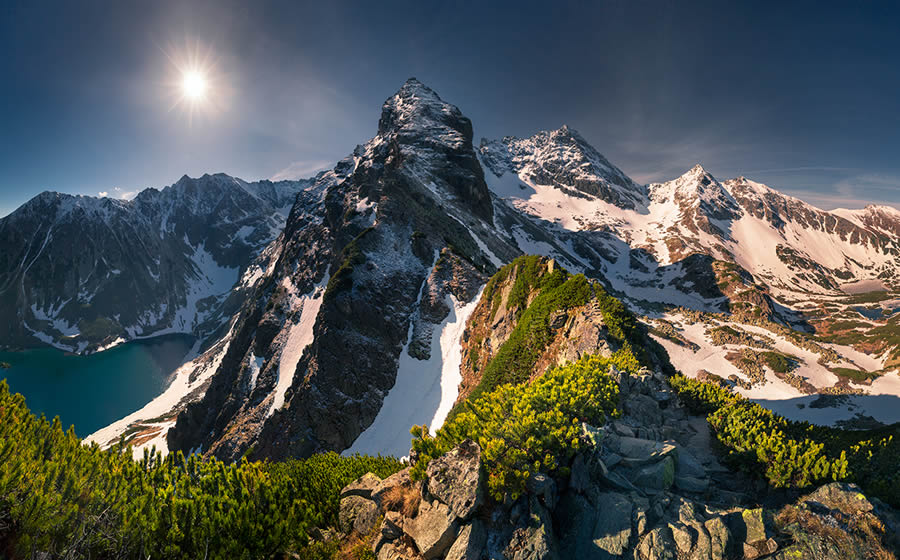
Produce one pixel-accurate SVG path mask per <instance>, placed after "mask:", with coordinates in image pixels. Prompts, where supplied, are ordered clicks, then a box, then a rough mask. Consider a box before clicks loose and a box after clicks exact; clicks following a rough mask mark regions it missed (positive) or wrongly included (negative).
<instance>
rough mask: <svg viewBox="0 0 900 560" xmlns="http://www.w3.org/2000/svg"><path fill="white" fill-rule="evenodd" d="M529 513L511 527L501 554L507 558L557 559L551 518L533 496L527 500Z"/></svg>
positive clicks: (516, 559)
mask: <svg viewBox="0 0 900 560" xmlns="http://www.w3.org/2000/svg"><path fill="white" fill-rule="evenodd" d="M529 508H530V515H527V516H522V520H521V521H520V522H519V523H518V524H517V526H516V527H515V529H513V532H512V536H511V537H510V540H509V544H508V545H507V546H506V548H505V550H504V554H503V556H504V557H505V558H508V559H509V560H557V559H558V558H559V555H558V554H557V551H556V540H555V539H554V536H553V519H552V518H551V517H550V512H549V511H548V510H547V508H545V507H544V506H543V505H541V504H540V502H538V500H537V498H535V497H534V496H532V497H531V499H530V500H529Z"/></svg>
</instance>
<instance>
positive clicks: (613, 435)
mask: <svg viewBox="0 0 900 560" xmlns="http://www.w3.org/2000/svg"><path fill="white" fill-rule="evenodd" d="M642 372H643V375H640V376H628V375H624V374H619V373H618V372H616V371H615V370H612V371H611V372H610V373H611V374H612V375H614V376H615V377H616V378H617V381H618V383H619V386H620V392H621V398H622V401H621V402H622V412H623V415H622V417H621V418H619V419H616V420H610V421H609V422H607V423H606V425H604V426H602V427H592V426H588V425H583V426H582V427H583V436H582V437H584V438H586V440H588V441H589V442H590V443H591V445H590V446H589V447H588V451H586V452H582V453H580V454H578V455H576V456H575V459H574V461H573V462H572V464H571V470H570V475H569V476H568V477H567V478H561V479H553V478H549V477H547V476H545V475H542V474H538V475H532V477H531V479H530V481H529V484H528V489H527V491H526V492H525V493H524V494H523V495H522V496H520V497H519V498H518V499H515V500H513V499H511V498H510V497H509V496H507V498H506V499H505V500H504V501H503V502H502V503H498V502H496V501H494V500H492V499H491V498H490V497H489V496H488V494H487V492H486V490H485V473H484V468H483V465H482V462H481V449H480V447H479V445H478V444H477V443H476V442H473V441H471V440H467V441H465V442H463V443H461V444H460V445H458V446H457V447H456V448H454V449H453V450H452V451H450V452H448V453H446V454H445V455H443V456H442V457H440V458H438V459H435V460H434V461H432V462H431V463H430V464H429V466H428V469H427V476H426V479H425V480H423V481H413V480H411V479H410V475H409V469H405V470H403V471H400V472H398V473H397V474H395V475H393V476H390V477H388V478H386V479H384V480H381V479H379V478H378V477H377V476H375V475H373V474H367V475H365V476H363V477H362V478H360V479H358V480H356V481H355V482H353V483H352V484H350V485H348V486H347V487H345V488H344V489H343V490H342V492H341V510H340V521H341V530H342V531H343V534H341V535H326V537H327V538H339V539H342V540H343V542H344V543H345V546H350V545H353V546H355V547H360V546H364V547H369V548H371V550H372V551H373V552H374V554H375V555H376V557H377V558H378V559H379V560H401V559H410V560H412V559H419V558H424V559H426V560H435V559H445V560H451V559H452V560H463V559H465V560H477V559H482V558H491V559H493V558H510V559H514V560H537V559H555V558H577V559H594V558H596V559H609V558H635V559H638V560H657V559H666V558H671V559H697V560H699V559H730V558H735V559H738V558H745V559H756V558H763V557H767V558H778V559H785V560H787V559H801V558H809V559H821V558H841V559H844V560H847V559H854V558H859V559H863V558H885V559H887V558H895V556H894V553H893V552H892V551H893V550H896V547H897V544H898V543H897V540H898V532H900V517H898V515H897V512H895V511H894V510H892V509H891V508H890V507H888V506H887V505H885V504H883V503H881V502H880V501H879V500H877V499H874V498H868V497H867V496H865V495H863V494H862V493H861V492H860V490H859V488H857V487H856V486H855V485H853V484H845V483H832V484H827V485H825V486H822V487H820V488H818V489H816V490H814V491H813V492H811V493H810V494H808V495H805V496H802V497H800V498H799V499H798V498H797V496H796V495H794V496H789V495H786V494H778V495H773V494H772V493H771V492H767V491H766V489H765V487H762V486H761V485H760V483H758V482H756V481H754V480H751V479H748V478H746V477H744V476H743V475H741V474H740V473H735V472H732V471H731V470H729V469H728V468H726V467H724V466H723V465H722V464H721V463H720V462H719V461H718V459H717V457H716V455H715V452H714V449H713V447H712V445H713V440H712V439H711V435H710V431H709V427H708V425H707V423H706V421H705V419H703V418H701V417H698V416H692V415H690V414H688V412H687V411H686V409H685V408H684V407H683V405H682V404H681V403H680V401H679V399H678V397H677V396H676V394H675V393H674V392H673V391H672V389H671V388H670V387H669V385H668V383H667V381H666V379H665V377H664V376H663V375H662V374H659V373H651V372H649V371H648V370H646V369H645V370H642ZM412 459H413V460H415V457H413V458H412Z"/></svg>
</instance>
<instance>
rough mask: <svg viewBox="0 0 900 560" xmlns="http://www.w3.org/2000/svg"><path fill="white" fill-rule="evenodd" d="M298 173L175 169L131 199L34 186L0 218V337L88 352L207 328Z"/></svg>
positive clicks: (279, 216)
mask: <svg viewBox="0 0 900 560" xmlns="http://www.w3.org/2000/svg"><path fill="white" fill-rule="evenodd" d="M308 187H309V182H304V181H294V182H281V183H270V182H267V181H263V182H259V183H246V182H244V181H241V180H239V179H235V178H233V177H229V176H227V175H222V174H219V175H204V176H203V177H201V178H199V179H191V178H188V177H183V178H182V179H181V180H180V181H178V182H177V183H175V184H174V185H172V186H170V187H167V188H165V189H163V190H162V191H158V190H156V189H147V190H145V191H143V192H141V193H140V194H139V195H138V196H137V197H136V198H135V199H134V200H131V201H122V200H115V199H110V198H92V197H84V196H77V197H76V196H70V195H64V194H59V193H52V192H45V193H43V194H40V195H38V196H37V197H35V198H34V199H32V200H31V201H29V202H28V203H26V204H25V205H23V206H22V207H21V208H19V209H18V210H16V211H15V212H13V213H12V214H10V215H9V216H7V217H5V218H3V219H2V220H0V244H2V245H3V247H4V250H3V252H2V254H0V293H2V298H0V301H2V303H0V318H2V320H0V324H2V327H0V341H2V344H3V346H6V347H22V346H34V345H39V344H40V343H46V344H51V345H54V346H57V347H59V348H62V349H65V350H70V351H76V352H85V351H94V350H98V349H100V348H105V347H108V346H110V345H112V344H116V343H118V342H121V341H124V340H129V339H132V338H136V337H146V336H151V335H156V334H163V333H168V332H180V333H189V334H195V335H200V336H202V335H204V334H209V333H210V332H212V331H213V330H215V328H217V327H218V326H219V325H220V324H221V322H222V321H223V320H224V319H227V317H228V316H229V315H230V314H231V313H233V311H234V308H231V309H229V308H227V307H223V303H224V301H225V296H226V295H227V294H228V293H229V291H230V290H231V288H232V286H233V285H234V283H235V281H236V280H237V279H238V277H239V274H240V273H241V272H242V271H243V270H244V269H245V268H246V267H247V266H248V265H249V263H250V262H251V261H252V260H253V258H254V257H255V256H256V255H257V254H259V252H260V251H261V250H262V249H263V248H264V247H265V246H266V245H267V244H268V243H269V242H270V241H272V240H273V239H274V238H275V237H276V236H277V235H278V234H279V232H280V231H281V228H282V227H283V225H284V223H285V219H286V217H287V212H288V209H289V208H290V207H291V206H292V205H293V203H294V200H295V197H296V195H297V193H298V192H301V191H302V190H303V189H305V188H308Z"/></svg>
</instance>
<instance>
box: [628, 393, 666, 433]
mask: <svg viewBox="0 0 900 560" xmlns="http://www.w3.org/2000/svg"><path fill="white" fill-rule="evenodd" d="M622 408H623V409H624V410H625V414H627V415H628V416H630V417H632V418H636V419H638V420H640V421H641V423H643V424H648V425H654V426H655V425H659V424H661V423H662V411H661V410H660V409H659V403H658V402H656V400H655V399H654V398H653V397H651V396H648V395H643V394H640V393H638V394H634V393H632V394H631V395H629V396H628V398H626V399H625V400H624V402H623V403H622Z"/></svg>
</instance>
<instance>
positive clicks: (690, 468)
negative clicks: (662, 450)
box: [675, 447, 706, 478]
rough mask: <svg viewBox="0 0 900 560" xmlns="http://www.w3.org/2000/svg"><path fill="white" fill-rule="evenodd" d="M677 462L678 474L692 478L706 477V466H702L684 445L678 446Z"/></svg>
mask: <svg viewBox="0 0 900 560" xmlns="http://www.w3.org/2000/svg"><path fill="white" fill-rule="evenodd" d="M677 455H678V464H677V465H676V469H675V470H676V472H677V473H678V475H679V476H689V477H692V478H706V468H705V467H704V466H703V463H701V462H700V461H699V460H698V459H697V458H696V457H695V456H694V454H693V453H691V452H690V451H688V450H687V449H686V448H684V447H679V448H678V454H677Z"/></svg>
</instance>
